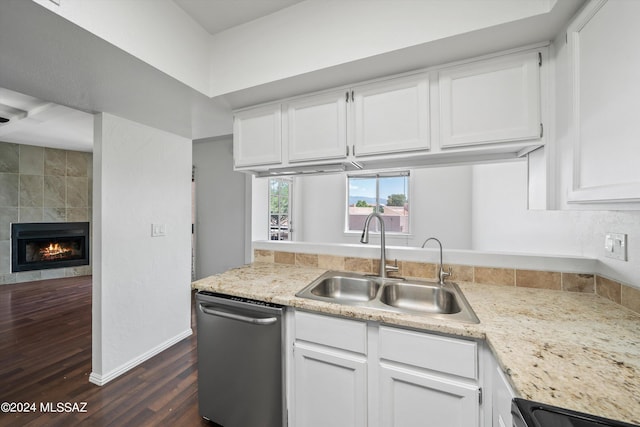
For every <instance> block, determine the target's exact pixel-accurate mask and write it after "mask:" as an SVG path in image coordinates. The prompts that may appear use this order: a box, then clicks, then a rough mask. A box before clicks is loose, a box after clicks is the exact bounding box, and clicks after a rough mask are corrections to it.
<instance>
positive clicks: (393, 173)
mask: <svg viewBox="0 0 640 427" xmlns="http://www.w3.org/2000/svg"><path fill="white" fill-rule="evenodd" d="M402 176H405V177H406V178H407V191H406V196H407V200H408V202H409V209H408V212H409V215H408V216H409V218H408V219H407V231H406V232H401V231H400V232H399V231H389V230H385V236H388V237H391V238H405V237H411V236H412V231H413V227H412V223H413V221H412V216H413V215H412V209H411V200H413V194H412V191H413V178H412V174H411V170H410V169H398V170H384V171H362V172H357V171H356V172H350V173H347V174H345V177H346V179H345V187H346V191H345V209H344V234H345V235H358V236H359V235H360V234H361V233H362V230H350V229H349V207H350V205H349V196H350V192H349V187H350V179H351V178H375V179H376V196H377V200H379V199H380V182H379V180H380V178H393V177H402ZM376 206H378V205H376ZM372 212H373V210H372ZM383 215H384V214H383ZM372 224H373V223H372ZM370 232H371V233H372V234H374V235H379V234H380V231H379V230H378V226H377V225H375V226H374V227H373V228H371V229H370Z"/></svg>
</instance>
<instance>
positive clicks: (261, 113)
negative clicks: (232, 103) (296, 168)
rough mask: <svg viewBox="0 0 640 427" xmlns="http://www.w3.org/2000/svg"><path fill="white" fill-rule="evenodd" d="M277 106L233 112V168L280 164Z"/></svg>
mask: <svg viewBox="0 0 640 427" xmlns="http://www.w3.org/2000/svg"><path fill="white" fill-rule="evenodd" d="M281 132H282V131H281V113H280V104H273V105H268V106H263V107H258V108H252V109H250V110H244V111H240V112H237V113H236V114H235V115H234V117H233V162H234V165H235V166H236V167H242V166H258V165H270V164H278V163H280V162H281V161H282V154H281V153H282V138H281Z"/></svg>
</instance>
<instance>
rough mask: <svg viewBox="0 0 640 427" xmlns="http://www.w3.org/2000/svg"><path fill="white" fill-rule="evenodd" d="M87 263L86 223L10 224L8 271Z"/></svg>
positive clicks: (87, 237)
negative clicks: (9, 261)
mask: <svg viewBox="0 0 640 427" xmlns="http://www.w3.org/2000/svg"><path fill="white" fill-rule="evenodd" d="M88 264H89V223H88V222H44V223H43V222H40V223H20V224H11V271H12V272H14V273H15V272H19V271H30V270H44V269H49V268H63V267H75V266H79V265H88Z"/></svg>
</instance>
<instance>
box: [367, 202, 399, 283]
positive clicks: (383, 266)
mask: <svg viewBox="0 0 640 427" xmlns="http://www.w3.org/2000/svg"><path fill="white" fill-rule="evenodd" d="M374 217H375V218H378V222H380V277H382V278H386V277H387V271H398V265H397V261H396V265H395V266H394V265H387V256H386V255H385V241H384V221H383V220H382V215H380V214H379V213H377V212H372V213H370V214H369V216H367V219H366V220H365V221H364V228H363V229H362V236H361V237H360V243H365V244H366V243H369V223H370V222H371V218H374Z"/></svg>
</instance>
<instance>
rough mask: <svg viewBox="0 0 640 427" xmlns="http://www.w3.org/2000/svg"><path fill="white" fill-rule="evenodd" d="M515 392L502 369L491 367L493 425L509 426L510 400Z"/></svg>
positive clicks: (510, 422) (494, 426)
mask: <svg viewBox="0 0 640 427" xmlns="http://www.w3.org/2000/svg"><path fill="white" fill-rule="evenodd" d="M514 397H515V394H514V393H513V391H512V390H511V386H510V385H509V382H508V381H507V379H506V377H505V376H504V373H503V372H502V369H500V367H499V366H498V365H497V364H496V365H494V367H493V427H511V426H512V425H513V421H512V420H511V400H512V399H513V398H514Z"/></svg>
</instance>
